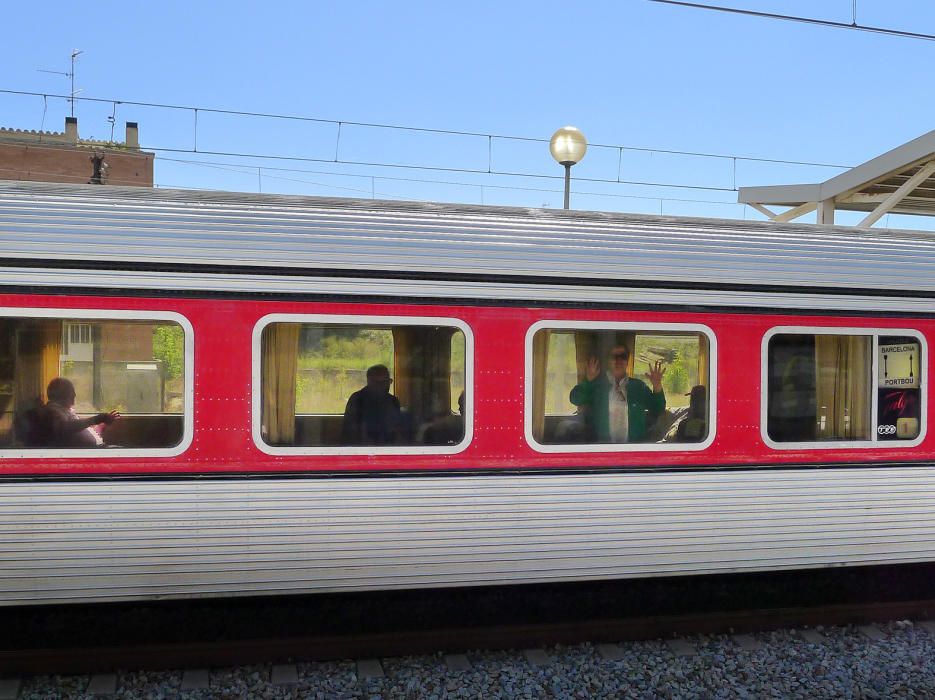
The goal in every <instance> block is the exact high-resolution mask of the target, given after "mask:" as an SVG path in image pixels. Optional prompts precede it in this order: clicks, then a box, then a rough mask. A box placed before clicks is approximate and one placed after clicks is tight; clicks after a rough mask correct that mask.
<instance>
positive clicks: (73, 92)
mask: <svg viewBox="0 0 935 700" xmlns="http://www.w3.org/2000/svg"><path fill="white" fill-rule="evenodd" d="M83 53H84V51H82V50H81V49H72V51H71V71H69V72H68V73H65V72H64V71H60V70H44V69H42V68H37V69H36V70H38V71H39V72H40V73H54V74H55V75H64V76H65V77H66V78H69V79H70V80H71V97H70V98H69V100H68V101H69V102H71V116H75V95H77V94H78V93H79V92H81V90H75V59H76V58H78V56H80V55H81V54H83Z"/></svg>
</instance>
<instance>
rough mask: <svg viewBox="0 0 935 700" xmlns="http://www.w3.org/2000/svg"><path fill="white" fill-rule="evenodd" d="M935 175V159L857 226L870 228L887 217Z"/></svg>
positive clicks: (920, 169)
mask: <svg viewBox="0 0 935 700" xmlns="http://www.w3.org/2000/svg"><path fill="white" fill-rule="evenodd" d="M932 173H935V159H933V160H930V161H929V162H928V163H926V164H925V165H923V166H922V167H921V168H919V170H918V171H917V172H916V174H915V175H913V176H912V177H910V178H909V179H908V180H906V181H905V182H904V183H903V184H902V185H900V187H899V189H897V190H896V191H895V192H893V194H891V195H890V196H889V197H887V198H886V199H884V200H883V201H882V202H880V203H879V204H878V205H877V208H876V209H874V210H873V211H872V212H870V213H869V214H867V216H866V217H865V218H864V220H863V221H861V222H860V223H859V224H857V225H858V226H859V227H860V228H869V227H871V226H873V225H874V224H875V223H876V222H877V221H879V220H880V219H881V218H882V217H883V216H885V215H886V214H887V213H888V212H889V211H890V210H891V209H892V208H893V207H895V206H896V205H897V204H899V203H900V202H901V201H902V200H903V199H904V198H906V197H907V196H909V195H910V194H912V191H913V190H914V189H915V188H916V187H918V186H919V185H921V184H922V183H923V182H925V180H926V179H928V177H929V175H931V174H932Z"/></svg>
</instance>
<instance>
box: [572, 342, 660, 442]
mask: <svg viewBox="0 0 935 700" xmlns="http://www.w3.org/2000/svg"><path fill="white" fill-rule="evenodd" d="M629 362H630V351H629V350H628V349H627V347H626V346H625V345H615V346H614V347H613V349H612V350H611V351H610V356H609V358H608V370H607V372H601V363H600V360H598V359H597V358H596V357H592V358H591V359H589V360H588V364H587V367H586V371H585V377H586V378H585V380H584V381H583V382H581V383H580V384H578V385H577V386H576V387H575V388H574V389H572V390H571V395H570V397H569V398H570V400H571V402H572V403H573V404H574V405H575V406H578V408H579V409H580V410H581V412H582V413H583V414H584V421H585V424H586V425H587V426H588V430H589V433H590V437H591V439H592V440H594V441H596V442H610V443H624V442H641V441H642V440H645V439H646V433H647V431H648V430H649V429H650V428H651V427H652V426H653V425H654V424H655V422H656V420H657V419H658V418H659V416H660V414H661V413H662V412H663V411H664V410H665V407H666V396H665V392H663V390H662V377H663V375H664V374H665V372H666V370H665V368H664V367H663V366H662V362H661V361H658V362H656V363H655V364H653V365H650V366H649V372H647V373H646V375H645V376H646V378H647V379H649V381H650V383H651V384H652V387H653V388H652V390H650V389H649V387H648V386H646V384H645V383H644V382H643V381H641V380H639V379H635V378H632V377H629V376H627V368H628V366H629Z"/></svg>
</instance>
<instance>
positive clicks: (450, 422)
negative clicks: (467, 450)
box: [422, 391, 464, 445]
mask: <svg viewBox="0 0 935 700" xmlns="http://www.w3.org/2000/svg"><path fill="white" fill-rule="evenodd" d="M463 439H464V392H463V391H462V392H461V395H460V396H459V397H458V413H456V414H454V413H452V414H449V415H447V416H442V417H440V418H436V419H435V420H433V421H432V422H431V423H429V424H428V425H427V426H425V430H424V432H423V434H422V442H423V443H424V444H426V445H457V444H458V443H459V442H461V440H463Z"/></svg>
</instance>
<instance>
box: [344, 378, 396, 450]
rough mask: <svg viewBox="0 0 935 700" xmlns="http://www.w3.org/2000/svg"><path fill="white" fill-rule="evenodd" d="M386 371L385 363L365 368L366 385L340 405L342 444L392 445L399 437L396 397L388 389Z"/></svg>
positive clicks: (389, 381) (390, 381) (388, 382)
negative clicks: (342, 410) (342, 407)
mask: <svg viewBox="0 0 935 700" xmlns="http://www.w3.org/2000/svg"><path fill="white" fill-rule="evenodd" d="M392 383H393V380H392V379H390V371H389V370H388V369H387V368H386V366H385V365H374V366H373V367H370V368H369V369H368V370H367V386H365V387H364V388H363V389H360V390H358V391H355V392H354V393H353V394H351V397H350V398H349V399H348V400H347V406H346V407H345V408H344V423H343V424H342V426H341V444H342V445H394V444H399V443H400V442H401V440H402V438H403V435H402V429H403V420H402V413H401V411H400V408H399V399H397V398H396V397H395V396H393V395H392V394H391V393H390V384H392Z"/></svg>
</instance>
